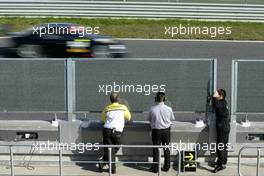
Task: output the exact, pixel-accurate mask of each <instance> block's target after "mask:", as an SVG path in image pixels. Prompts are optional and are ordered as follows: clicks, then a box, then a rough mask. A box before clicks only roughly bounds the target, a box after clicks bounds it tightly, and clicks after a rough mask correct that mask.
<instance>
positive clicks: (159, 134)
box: [152, 128, 170, 168]
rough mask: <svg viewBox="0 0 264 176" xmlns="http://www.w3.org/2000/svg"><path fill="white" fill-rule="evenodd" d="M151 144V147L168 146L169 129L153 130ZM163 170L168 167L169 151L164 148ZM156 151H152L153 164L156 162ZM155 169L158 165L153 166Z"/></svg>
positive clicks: (157, 156) (155, 149)
mask: <svg viewBox="0 0 264 176" xmlns="http://www.w3.org/2000/svg"><path fill="white" fill-rule="evenodd" d="M152 143H153V145H161V144H162V145H169V143H170V128H167V129H153V130H152ZM163 150H164V168H169V167H170V149H169V148H164V149H163ZM158 158H159V155H158V149H157V148H154V149H153V162H158ZM153 166H154V167H155V168H157V167H158V165H157V164H156V165H153Z"/></svg>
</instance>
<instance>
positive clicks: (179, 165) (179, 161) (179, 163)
mask: <svg viewBox="0 0 264 176" xmlns="http://www.w3.org/2000/svg"><path fill="white" fill-rule="evenodd" d="M180 174H181V151H180V150H178V175H180Z"/></svg>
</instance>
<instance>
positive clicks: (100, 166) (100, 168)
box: [98, 163, 104, 173]
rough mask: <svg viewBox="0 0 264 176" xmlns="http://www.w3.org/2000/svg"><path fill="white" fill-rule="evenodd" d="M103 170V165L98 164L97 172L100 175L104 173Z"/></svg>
mask: <svg viewBox="0 0 264 176" xmlns="http://www.w3.org/2000/svg"><path fill="white" fill-rule="evenodd" d="M103 168H104V164H102V163H99V166H98V171H99V172H100V173H102V172H103V171H104V170H103Z"/></svg>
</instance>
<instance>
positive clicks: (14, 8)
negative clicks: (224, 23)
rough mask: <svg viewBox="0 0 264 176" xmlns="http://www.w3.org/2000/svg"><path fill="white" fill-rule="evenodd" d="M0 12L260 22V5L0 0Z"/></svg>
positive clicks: (262, 7)
mask: <svg viewBox="0 0 264 176" xmlns="http://www.w3.org/2000/svg"><path fill="white" fill-rule="evenodd" d="M0 16H26V17H51V16H52V17H81V18H89V17H118V18H119V17H133V18H184V19H211V20H212V19H213V20H240V21H260V22H264V5H256V4H223V3H182V2H118V1H84V0H83V1H80V0H77V1H68V0H27V1H23V0H0Z"/></svg>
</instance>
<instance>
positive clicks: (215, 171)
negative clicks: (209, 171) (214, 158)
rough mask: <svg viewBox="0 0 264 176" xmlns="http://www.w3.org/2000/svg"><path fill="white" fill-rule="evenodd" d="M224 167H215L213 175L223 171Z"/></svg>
mask: <svg viewBox="0 0 264 176" xmlns="http://www.w3.org/2000/svg"><path fill="white" fill-rule="evenodd" d="M225 168H226V167H225V166H222V165H217V166H216V167H215V169H214V171H213V172H214V173H217V172H219V171H221V170H224V169H225Z"/></svg>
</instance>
